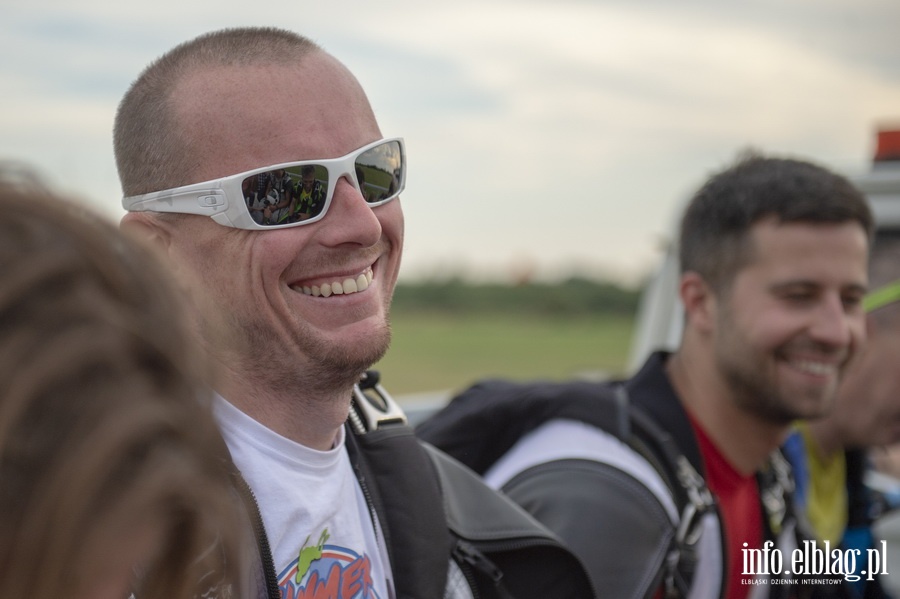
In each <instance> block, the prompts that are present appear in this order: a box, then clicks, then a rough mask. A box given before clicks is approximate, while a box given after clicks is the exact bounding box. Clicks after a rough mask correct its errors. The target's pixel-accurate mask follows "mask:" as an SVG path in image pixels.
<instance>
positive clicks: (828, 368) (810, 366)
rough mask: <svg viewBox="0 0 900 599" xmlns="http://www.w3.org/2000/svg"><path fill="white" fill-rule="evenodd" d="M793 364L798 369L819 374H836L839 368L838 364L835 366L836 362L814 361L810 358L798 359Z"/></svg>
mask: <svg viewBox="0 0 900 599" xmlns="http://www.w3.org/2000/svg"><path fill="white" fill-rule="evenodd" d="M793 365H794V368H796V369H797V370H802V371H804V372H808V373H810V374H815V375H818V376H826V375H830V374H834V373H835V371H836V370H837V366H835V365H834V364H826V363H825V362H812V361H808V360H803V361H796V362H793Z"/></svg>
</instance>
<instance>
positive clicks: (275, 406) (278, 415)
mask: <svg viewBox="0 0 900 599" xmlns="http://www.w3.org/2000/svg"><path fill="white" fill-rule="evenodd" d="M225 379H226V380H223V381H220V382H221V383H222V384H220V385H219V387H220V389H219V392H220V394H221V395H222V397H224V398H225V399H227V400H228V402H229V403H231V404H232V405H234V406H235V407H236V408H238V409H239V410H241V411H242V412H244V413H245V414H247V415H248V416H250V417H251V418H253V419H254V420H256V421H257V422H259V423H260V424H262V425H263V426H265V427H266V428H268V429H269V430H271V431H273V432H275V433H278V434H279V435H281V436H282V437H285V438H288V439H290V440H291V441H294V442H296V443H299V444H301V445H304V446H306V447H309V448H311V449H317V450H319V451H327V450H329V449H331V448H332V447H333V446H334V442H335V439H336V438H337V434H338V431H339V430H340V428H341V427H342V426H343V425H344V422H345V421H346V420H347V414H348V413H349V410H350V398H351V396H352V388H347V389H341V390H339V391H331V392H330V393H327V394H325V393H316V394H311V393H297V392H295V391H292V392H290V393H286V392H284V391H279V390H277V389H273V388H271V387H269V386H263V385H254V384H247V383H246V381H245V380H244V381H238V380H235V379H234V378H233V377H225Z"/></svg>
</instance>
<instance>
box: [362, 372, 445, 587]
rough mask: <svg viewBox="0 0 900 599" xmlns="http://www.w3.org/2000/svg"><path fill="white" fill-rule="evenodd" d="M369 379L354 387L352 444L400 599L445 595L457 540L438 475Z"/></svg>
mask: <svg viewBox="0 0 900 599" xmlns="http://www.w3.org/2000/svg"><path fill="white" fill-rule="evenodd" d="M366 383H367V384H365V383H364V385H362V386H361V387H360V388H357V389H355V390H354V405H353V408H352V409H351V417H350V421H349V425H350V426H349V429H350V430H349V431H348V435H347V449H348V452H349V454H350V460H351V462H352V464H353V467H354V469H355V471H356V475H357V478H358V480H359V483H360V486H361V487H362V489H363V493H364V494H365V495H366V499H367V500H368V501H369V503H370V505H372V507H373V508H374V510H375V514H374V515H373V517H374V516H376V515H377V518H378V522H379V523H380V524H381V530H382V533H383V535H384V540H385V545H386V546H387V549H388V552H389V555H390V560H391V564H392V570H393V575H394V587H395V590H396V592H397V598H398V599H419V598H421V597H443V596H444V589H445V587H446V584H447V566H448V564H449V561H450V555H451V551H452V549H453V539H452V537H451V535H450V532H449V531H448V529H447V525H446V523H445V516H444V508H443V499H442V495H441V487H440V483H439V481H438V477H437V475H436V473H435V471H434V468H433V466H432V463H431V460H430V458H429V457H428V455H427V454H426V453H425V451H423V450H422V447H421V445H420V443H419V441H418V440H417V439H416V437H415V435H414V434H413V432H412V429H410V428H409V427H408V426H406V417H405V416H404V415H403V412H402V410H400V409H399V407H398V406H396V404H394V402H393V401H392V400H391V398H390V397H389V396H388V395H387V394H386V393H384V391H383V389H381V388H380V385H378V383H377V379H376V378H374V377H370V378H369V379H368V380H367V381H366ZM370 426H371V428H369V427H370Z"/></svg>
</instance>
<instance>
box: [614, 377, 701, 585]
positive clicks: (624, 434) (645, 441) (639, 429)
mask: <svg viewBox="0 0 900 599" xmlns="http://www.w3.org/2000/svg"><path fill="white" fill-rule="evenodd" d="M613 393H614V396H615V403H616V406H617V407H618V409H619V418H618V422H619V423H620V424H619V431H618V433H617V434H618V436H619V438H620V439H621V440H623V441H625V442H626V443H628V444H629V445H630V446H631V447H632V448H633V449H635V450H636V451H637V452H638V453H640V454H641V455H642V456H643V457H644V458H645V459H647V461H649V462H650V463H651V465H653V466H654V468H655V469H656V471H657V472H658V473H659V474H660V475H661V476H662V477H663V479H664V480H665V481H666V485H667V486H668V488H669V489H670V490H671V491H672V494H673V495H674V499H675V503H676V505H677V506H678V509H679V510H680V514H679V520H678V526H677V527H676V529H675V538H674V540H673V547H672V550H671V551H670V552H669V555H668V558H667V560H666V573H665V577H664V580H665V595H664V596H665V597H667V598H668V597H672V598H675V597H686V596H687V595H688V592H689V591H690V587H691V584H692V580H693V578H694V573H695V570H696V566H697V561H698V559H699V558H698V551H699V547H698V543H699V541H700V538H701V536H702V534H703V520H704V517H705V516H706V515H707V514H710V513H716V512H717V510H718V508H717V506H716V500H715V498H714V497H713V495H712V492H711V491H710V490H709V487H707V486H706V482H705V481H704V480H703V477H702V476H701V475H700V473H699V472H697V470H696V468H694V467H693V466H692V465H691V462H690V460H688V459H687V457H686V456H685V455H684V453H682V452H681V451H680V450H679V449H678V446H677V445H676V443H675V441H674V439H672V437H671V435H669V433H667V432H666V431H665V430H663V429H662V428H661V427H660V426H659V425H657V424H656V423H655V422H654V421H653V420H652V419H651V418H649V417H648V416H647V415H646V414H644V413H643V412H642V411H640V410H639V409H637V408H636V407H635V406H633V405H631V400H630V399H629V397H628V391H627V390H626V389H625V386H624V385H621V384H617V385H615V386H614V387H613Z"/></svg>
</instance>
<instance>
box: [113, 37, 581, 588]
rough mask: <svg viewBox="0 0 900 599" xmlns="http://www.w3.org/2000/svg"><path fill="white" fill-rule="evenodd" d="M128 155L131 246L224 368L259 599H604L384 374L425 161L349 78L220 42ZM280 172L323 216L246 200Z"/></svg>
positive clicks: (170, 83) (138, 132) (170, 64)
mask: <svg viewBox="0 0 900 599" xmlns="http://www.w3.org/2000/svg"><path fill="white" fill-rule="evenodd" d="M273 78H274V79H276V80H278V81H280V82H282V84H281V85H279V86H276V87H274V88H271V87H268V86H266V85H265V84H266V82H268V81H271V80H272V79H273ZM309 79H314V80H315V81H316V82H317V85H316V86H315V91H314V92H313V91H310V90H309V88H308V86H306V85H304V82H305V81H308V80H309ZM255 80H257V83H258V84H259V85H257V86H254V85H252V84H253V82H254V81H255ZM248 85H249V86H250V88H257V87H258V88H261V89H262V88H266V89H267V90H268V91H267V93H265V94H246V93H245V92H244V90H246V89H247V87H248ZM114 135H115V151H116V160H117V165H118V169H119V175H120V178H121V181H122V187H123V191H124V193H125V196H126V197H125V199H124V200H123V206H124V207H125V208H126V210H128V211H129V213H128V214H127V215H126V216H125V217H124V218H123V227H125V228H126V229H129V230H132V231H135V232H137V233H138V234H139V235H142V236H144V237H146V238H148V239H150V240H151V241H153V242H154V243H156V245H157V246H158V247H159V248H160V249H161V250H162V251H163V252H164V253H165V254H166V255H167V256H168V258H169V259H170V262H171V264H172V268H173V270H174V271H175V273H176V274H177V276H178V278H179V280H180V281H181V283H182V286H183V287H184V288H185V289H186V290H187V292H188V294H189V295H190V298H191V300H192V304H193V308H194V316H195V320H196V329H197V333H198V336H199V337H200V339H201V342H202V343H203V346H204V348H205V350H206V351H207V352H208V353H209V354H210V356H212V357H213V358H214V360H215V362H216V363H217V365H218V367H219V368H218V370H219V372H218V375H219V376H218V378H217V380H215V381H212V384H213V385H214V387H215V389H216V391H217V392H218V393H219V395H220V398H219V401H218V405H217V408H218V417H219V420H220V424H221V428H222V431H223V434H224V437H225V441H226V443H227V445H228V449H229V450H230V456H229V457H230V458H231V459H233V464H234V465H235V466H236V468H235V481H236V486H237V488H238V490H240V491H242V495H243V497H244V498H245V500H246V501H247V505H248V506H249V508H250V510H251V512H253V511H256V510H257V509H258V513H259V515H260V516H261V517H260V519H259V522H258V524H259V526H258V527H257V530H256V533H257V539H258V546H259V557H260V564H261V567H260V583H261V585H260V586H261V595H260V596H267V597H285V598H287V597H297V596H319V595H318V593H327V594H328V596H329V597H341V598H349V597H354V598H356V597H360V598H374V597H380V598H386V597H410V598H413V597H414V598H417V599H425V598H432V597H435V598H437V597H447V598H457V597H459V598H463V597H508V596H513V597H589V596H592V595H593V592H592V590H591V589H590V583H589V582H588V579H587V576H586V573H585V571H584V569H583V567H582V566H581V564H580V563H579V562H578V561H577V559H575V558H574V557H572V555H571V554H570V553H569V552H568V551H567V550H565V549H564V548H563V547H562V546H561V545H560V543H559V542H558V540H557V539H556V538H555V537H553V535H551V534H550V533H548V532H547V531H546V529H544V528H543V527H542V526H541V525H539V524H537V522H536V521H534V520H533V519H531V518H530V517H529V516H527V515H525V513H524V512H522V511H521V510H519V509H518V508H517V507H516V506H514V505H513V504H512V503H510V502H509V501H508V500H506V499H505V498H503V497H502V496H500V495H499V494H497V493H496V492H494V491H492V490H490V489H489V488H488V487H487V486H485V485H484V484H483V483H482V482H481V481H480V479H478V478H477V477H475V476H474V475H472V474H471V472H470V471H468V470H466V469H465V468H463V467H462V466H460V465H459V464H458V463H456V462H453V461H452V460H450V459H449V458H447V457H446V456H444V455H443V454H441V453H440V452H437V451H435V450H433V448H426V447H425V446H423V445H421V444H420V443H419V442H418V441H417V440H416V439H415V437H414V436H413V434H412V431H411V430H410V429H409V427H408V426H406V425H405V417H404V415H403V413H402V411H401V410H399V408H398V407H397V406H396V405H395V404H393V402H392V401H391V400H390V398H389V397H388V396H387V394H386V393H384V391H383V389H382V388H381V387H380V385H378V384H377V381H376V380H375V379H374V377H373V376H372V375H371V374H369V375H367V374H366V371H367V369H368V368H369V367H370V366H371V365H372V364H374V363H375V362H376V361H378V360H379V359H380V358H381V356H382V355H384V353H385V351H386V350H387V347H388V343H389V340H390V328H389V325H388V311H389V307H390V301H391V295H392V292H393V288H394V284H395V282H396V280H397V273H398V270H399V266H400V254H401V248H402V244H403V226H404V223H403V213H402V210H401V205H400V202H399V201H397V200H398V198H399V195H400V193H401V192H402V191H403V189H404V184H405V179H406V156H405V148H404V143H403V140H402V139H399V138H393V139H385V138H384V137H383V136H382V134H381V131H380V130H379V127H378V124H377V122H376V120H375V116H374V114H373V111H372V109H371V107H370V105H369V102H368V99H367V98H366V95H365V93H364V92H363V90H362V89H361V87H360V85H359V83H358V82H357V80H356V79H355V78H354V76H353V75H352V74H351V73H350V72H349V71H348V70H347V69H346V68H345V67H344V66H343V65H342V64H341V63H340V62H338V61H337V60H336V59H335V58H333V57H332V56H330V55H329V54H327V53H326V52H324V51H323V50H322V49H321V48H319V47H318V46H316V45H315V44H314V43H312V42H311V41H309V40H307V39H306V38H303V37H301V36H299V35H296V34H294V33H291V32H287V31H283V30H278V29H255V28H248V29H232V30H224V31H218V32H213V33H210V34H206V35H203V36H200V37H199V38H196V39H194V40H191V41H189V42H186V43H184V44H181V45H180V46H178V47H176V48H174V49H173V50H171V51H170V52H168V53H167V54H165V55H164V56H162V57H161V58H159V59H158V60H157V61H155V62H154V63H153V64H151V65H150V66H149V67H148V68H147V69H146V70H145V71H144V72H143V73H142V74H141V76H140V77H139V78H138V80H137V81H136V82H135V83H134V84H133V85H132V87H131V89H130V90H129V91H128V93H127V94H126V96H125V98H124V99H123V100H122V103H121V104H120V107H119V111H118V114H117V117H116V123H115V131H114ZM281 169H284V171H286V172H287V173H288V174H290V175H291V176H292V177H294V178H296V179H300V178H302V177H306V178H310V177H309V175H312V178H313V180H314V183H315V185H317V186H318V187H319V189H320V190H322V191H320V192H317V193H318V195H319V196H320V197H319V198H317V199H318V200H319V201H315V202H312V201H310V202H307V203H306V204H305V206H304V209H305V210H307V211H308V212H307V213H306V214H305V215H304V218H303V219H302V220H296V221H294V222H272V221H269V222H265V221H264V222H263V223H260V222H258V221H257V220H255V219H254V218H252V216H251V211H250V207H249V206H248V203H247V200H245V198H244V194H243V192H242V189H245V188H247V187H248V180H249V179H252V178H254V177H259V176H266V174H267V173H270V172H273V171H277V170H281ZM361 176H362V177H364V178H365V182H366V188H367V190H371V189H379V190H383V193H377V194H374V193H373V194H367V196H366V197H364V195H363V194H362V193H361V190H360V181H359V180H360V177H361ZM301 193H302V192H298V196H299V195H301ZM323 194H324V197H321V196H322V195H323ZM369 198H374V199H371V200H370V199H369ZM361 381H363V383H361ZM226 463H228V464H230V463H231V460H227V461H226ZM247 491H249V492H247ZM469 508H471V509H469ZM262 587H265V589H262Z"/></svg>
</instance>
